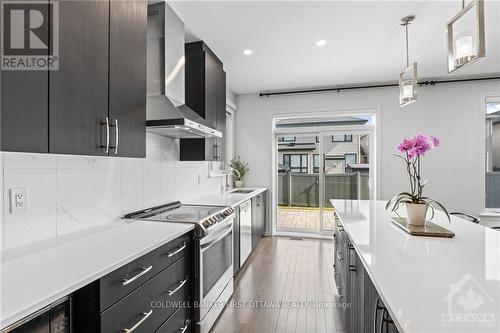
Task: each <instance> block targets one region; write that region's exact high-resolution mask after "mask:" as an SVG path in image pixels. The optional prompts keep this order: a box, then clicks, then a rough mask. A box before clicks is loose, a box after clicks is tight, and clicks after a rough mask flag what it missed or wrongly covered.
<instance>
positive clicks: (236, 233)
mask: <svg viewBox="0 0 500 333" xmlns="http://www.w3.org/2000/svg"><path fill="white" fill-rule="evenodd" d="M239 270H240V207H239V206H238V207H235V208H234V222H233V275H236V273H238V271H239Z"/></svg>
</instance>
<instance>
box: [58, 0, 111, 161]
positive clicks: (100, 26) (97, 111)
mask: <svg viewBox="0 0 500 333" xmlns="http://www.w3.org/2000/svg"><path fill="white" fill-rule="evenodd" d="M108 31H109V3H108V2H107V1H98V0H95V1H60V2H59V59H60V60H59V70H56V71H50V72H49V152H51V153H61V154H79V155H107V154H106V151H105V149H103V148H102V147H101V146H105V145H106V142H105V141H106V133H105V131H106V129H105V125H103V124H104V123H105V121H106V117H108V59H109V53H108V44H109V34H108Z"/></svg>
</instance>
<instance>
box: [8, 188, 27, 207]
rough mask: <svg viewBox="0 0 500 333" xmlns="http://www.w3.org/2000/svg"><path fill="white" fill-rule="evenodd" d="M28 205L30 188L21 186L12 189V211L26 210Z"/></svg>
mask: <svg viewBox="0 0 500 333" xmlns="http://www.w3.org/2000/svg"><path fill="white" fill-rule="evenodd" d="M28 208H29V205H28V188H27V187H19V188H11V189H10V213H11V214H15V213H20V212H26V211H27V210H28Z"/></svg>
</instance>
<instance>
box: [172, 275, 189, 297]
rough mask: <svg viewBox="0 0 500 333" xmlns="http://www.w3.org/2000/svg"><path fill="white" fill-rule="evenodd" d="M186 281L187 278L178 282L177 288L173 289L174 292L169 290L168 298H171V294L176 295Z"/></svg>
mask: <svg viewBox="0 0 500 333" xmlns="http://www.w3.org/2000/svg"><path fill="white" fill-rule="evenodd" d="M187 280H188V279H187V277H186V278H185V279H184V280H182V281H179V285H178V286H177V287H175V289H174V290H169V291H168V296H172V295H173V294H175V293H176V292H177V291H178V290H179V289H181V288H182V286H184V285H185V284H186V282H187Z"/></svg>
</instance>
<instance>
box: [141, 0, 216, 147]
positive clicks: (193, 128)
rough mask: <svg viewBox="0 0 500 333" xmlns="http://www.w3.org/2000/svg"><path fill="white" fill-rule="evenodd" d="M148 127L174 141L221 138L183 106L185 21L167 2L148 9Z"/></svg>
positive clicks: (203, 120)
mask: <svg viewBox="0 0 500 333" xmlns="http://www.w3.org/2000/svg"><path fill="white" fill-rule="evenodd" d="M147 52H148V54H147V61H148V63H147V68H148V73H147V77H148V81H147V101H146V113H147V121H146V126H147V130H148V132H151V133H155V134H159V135H163V136H167V137H171V138H200V137H214V136H215V137H222V133H221V132H219V131H217V130H215V129H214V128H213V127H212V126H211V125H210V124H209V123H208V122H207V121H206V120H205V119H204V118H203V117H201V116H200V115H198V114H197V113H196V112H194V111H193V110H191V109H190V108H189V107H188V106H187V105H185V104H184V96H185V94H184V90H185V87H184V75H185V74H184V62H185V57H184V22H182V20H181V19H180V18H179V17H178V16H177V14H176V13H175V12H174V11H173V10H172V8H170V7H169V6H168V5H167V4H166V3H165V2H159V3H155V4H151V5H149V6H148V50H147Z"/></svg>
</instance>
